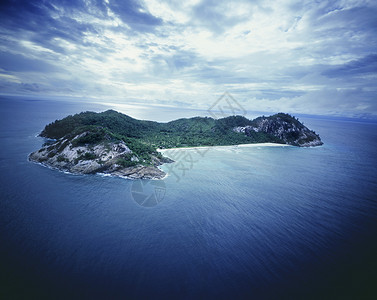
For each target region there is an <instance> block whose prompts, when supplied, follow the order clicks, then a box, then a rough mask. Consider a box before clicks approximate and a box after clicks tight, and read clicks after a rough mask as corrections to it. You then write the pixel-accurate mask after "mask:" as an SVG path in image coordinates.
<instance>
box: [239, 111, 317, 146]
mask: <svg viewBox="0 0 377 300" xmlns="http://www.w3.org/2000/svg"><path fill="white" fill-rule="evenodd" d="M252 123H253V124H252V125H248V126H240V127H235V128H234V129H233V130H234V131H235V132H242V133H245V135H247V136H251V135H252V133H254V132H264V133H266V134H270V135H272V136H274V137H277V138H278V139H280V140H281V141H282V142H284V143H285V144H288V145H292V146H299V147H314V146H320V145H322V144H323V142H322V141H321V138H320V137H319V135H318V134H316V133H315V132H314V131H312V130H310V129H308V128H307V127H306V126H304V125H303V124H302V123H301V122H300V121H298V119H296V118H294V117H292V116H290V115H288V114H283V113H279V114H276V115H273V116H271V117H259V118H257V119H255V120H253V121H252Z"/></svg>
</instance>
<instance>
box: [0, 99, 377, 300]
mask: <svg viewBox="0 0 377 300" xmlns="http://www.w3.org/2000/svg"><path fill="white" fill-rule="evenodd" d="M109 107H110V108H111V105H102V104H100V103H85V102H84V101H76V102H75V101H62V100H54V101H52V100H51V101H48V100H38V99H29V98H10V97H1V98H0V142H1V144H0V145H1V147H0V298H1V299H44V298H46V299H376V297H377V285H376V282H377V271H376V270H377V258H376V255H375V253H377V239H376V237H377V218H376V217H377V155H376V154H377V150H376V149H377V124H376V123H368V122H357V120H355V121H342V120H338V119H334V120H331V119H328V118H326V119H324V118H323V119H321V118H320V117H318V118H314V117H310V118H309V117H301V118H300V120H301V121H303V122H304V124H305V125H307V126H308V127H309V128H310V129H313V130H315V131H316V132H317V133H319V135H320V136H321V138H322V140H323V142H324V145H323V146H321V147H315V148H297V147H282V146H261V145H260V146H253V147H240V146H238V147H236V146H231V147H218V148H210V149H209V150H206V149H187V150H179V151H178V150H169V151H167V152H165V154H166V155H167V156H170V157H171V158H173V159H174V160H175V163H173V164H169V165H168V164H166V165H163V166H162V169H163V170H165V171H166V172H167V173H168V176H167V177H166V178H165V179H164V180H162V181H157V180H127V179H122V178H115V177H106V176H101V175H72V174H65V173H62V172H59V171H56V170H52V169H49V168H46V167H43V166H40V165H38V164H35V163H31V162H29V161H28V160H27V156H28V154H29V153H31V152H33V151H35V150H37V149H39V148H40V147H41V145H42V144H43V142H44V141H43V139H42V138H40V137H37V134H38V133H39V132H40V131H41V130H42V129H43V128H44V126H45V125H46V124H48V123H50V122H52V121H54V120H55V119H59V118H63V117H65V116H66V115H68V114H74V113H78V112H81V111H86V110H92V111H103V110H105V109H107V108H109ZM122 112H124V113H127V114H129V115H131V116H133V117H137V118H143V119H151V120H158V121H169V120H173V119H176V118H179V117H189V116H195V115H203V114H205V112H199V111H194V110H189V109H188V110H177V109H172V108H167V107H165V108H158V107H153V108H148V107H142V106H135V107H134V108H133V107H132V105H128V106H124V107H123V110H122Z"/></svg>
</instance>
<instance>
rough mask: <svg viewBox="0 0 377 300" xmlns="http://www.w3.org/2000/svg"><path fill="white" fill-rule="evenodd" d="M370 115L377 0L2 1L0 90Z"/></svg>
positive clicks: (374, 94)
mask: <svg viewBox="0 0 377 300" xmlns="http://www.w3.org/2000/svg"><path fill="white" fill-rule="evenodd" d="M224 92H228V93H229V94H230V95H231V96H232V97H233V98H234V99H236V101H237V102H238V104H239V105H240V106H242V107H243V108H244V109H246V110H254V111H270V112H278V111H283V112H289V113H302V114H318V115H336V116H347V117H364V118H368V117H376V116H377V1H375V0H370V1H368V0H349V1H336V0H334V1H322V0H321V1H320V0H318V1H305V0H303V1H302V0H300V1H296V0H276V1H272V0H263V1H262V0H253V1H246V0H238V1H222V0H208V1H204V0H202V1H200V0H187V1H176V0H167V1H157V0H146V1H141V0H140V1H138V0H82V1H79V0H71V1H68V0H50V1H32V0H29V1H18V0H14V1H4V0H3V1H1V2H0V93H1V94H6V95H33V96H41V97H42V96H44V97H55V96H62V97H77V98H84V99H97V100H98V101H105V102H111V103H117V102H119V103H120V102H122V103H127V102H130V103H131V102H136V103H142V104H153V105H166V106H173V107H182V108H200V109H207V108H209V107H210V106H211V105H212V104H213V103H214V102H215V101H216V100H217V99H219V97H221V95H223V93H224Z"/></svg>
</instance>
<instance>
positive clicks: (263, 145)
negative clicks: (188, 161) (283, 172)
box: [157, 143, 294, 153]
mask: <svg viewBox="0 0 377 300" xmlns="http://www.w3.org/2000/svg"><path fill="white" fill-rule="evenodd" d="M227 147H228V148H234V147H242V148H246V147H250V148H253V147H294V146H291V145H288V144H277V143H254V144H239V145H221V146H196V147H178V148H167V149H159V148H158V149H157V151H158V152H161V153H163V152H166V151H169V150H195V149H212V148H227Z"/></svg>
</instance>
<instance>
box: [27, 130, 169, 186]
mask: <svg viewBox="0 0 377 300" xmlns="http://www.w3.org/2000/svg"><path fill="white" fill-rule="evenodd" d="M89 134H90V132H83V133H81V134H79V135H77V136H75V137H73V138H71V139H70V138H61V139H59V140H57V141H52V142H51V141H50V143H47V144H46V145H45V146H44V147H42V148H41V149H40V150H38V151H35V152H33V153H31V154H30V155H29V159H30V160H31V161H35V162H38V163H41V164H43V165H46V166H49V167H52V168H56V169H59V170H62V171H66V172H70V173H76V174H94V173H104V174H111V175H114V176H120V177H128V178H134V179H136V178H148V179H161V178H163V177H164V176H165V175H166V174H165V173H164V172H163V171H162V170H160V169H159V168H158V166H159V165H161V164H163V163H168V162H172V160H170V159H168V158H164V157H152V161H153V164H152V165H143V164H142V162H141V160H140V159H139V158H138V157H137V155H135V154H134V153H133V152H132V151H131V150H130V148H129V147H128V146H127V145H126V143H125V142H123V141H111V140H108V141H102V142H100V143H98V144H86V145H81V144H77V143H76V142H77V141H78V140H79V139H82V138H85V137H86V136H88V135H89Z"/></svg>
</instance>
